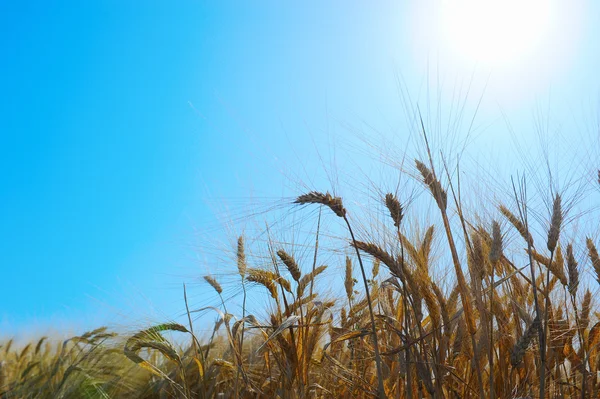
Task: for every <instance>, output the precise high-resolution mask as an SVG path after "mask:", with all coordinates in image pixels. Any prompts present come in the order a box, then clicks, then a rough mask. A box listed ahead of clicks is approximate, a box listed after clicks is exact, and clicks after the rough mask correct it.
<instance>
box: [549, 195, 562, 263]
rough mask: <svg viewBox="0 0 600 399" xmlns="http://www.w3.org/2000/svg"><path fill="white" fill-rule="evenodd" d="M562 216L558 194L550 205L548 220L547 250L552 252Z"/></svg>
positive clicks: (558, 233) (558, 234)
mask: <svg viewBox="0 0 600 399" xmlns="http://www.w3.org/2000/svg"><path fill="white" fill-rule="evenodd" d="M562 220H563V214H562V208H561V198H560V195H559V194H556V196H555V197H554V204H553V205H552V218H551V219H550V229H549V230H548V250H549V251H550V252H554V250H555V249H556V243H557V242H558V237H559V236H560V226H561V224H562Z"/></svg>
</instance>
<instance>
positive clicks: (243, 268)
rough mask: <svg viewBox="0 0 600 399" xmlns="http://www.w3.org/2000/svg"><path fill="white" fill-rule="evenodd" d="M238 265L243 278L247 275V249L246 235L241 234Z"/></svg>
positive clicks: (238, 244) (238, 246)
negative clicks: (245, 243) (245, 245)
mask: <svg viewBox="0 0 600 399" xmlns="http://www.w3.org/2000/svg"><path fill="white" fill-rule="evenodd" d="M237 266H238V271H239V273H240V276H241V277H242V279H243V278H244V277H245V276H246V268H247V266H248V265H247V264H246V251H245V249H244V237H243V236H240V237H239V238H238V242H237Z"/></svg>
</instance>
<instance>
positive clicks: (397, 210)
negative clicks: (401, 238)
mask: <svg viewBox="0 0 600 399" xmlns="http://www.w3.org/2000/svg"><path fill="white" fill-rule="evenodd" d="M385 206H386V207H387V208H388V210H389V211H390V216H391V217H392V220H393V221H394V226H396V227H400V222H401V221H402V218H403V217H404V215H403V214H402V205H400V201H398V198H396V196H395V195H394V194H392V193H388V194H386V195H385Z"/></svg>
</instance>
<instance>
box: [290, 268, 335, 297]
mask: <svg viewBox="0 0 600 399" xmlns="http://www.w3.org/2000/svg"><path fill="white" fill-rule="evenodd" d="M325 269H327V266H325V265H321V266H319V267H317V268H315V270H313V271H312V272H310V273H308V274H305V275H304V276H302V278H301V279H300V281H298V288H297V289H296V295H298V297H301V296H302V295H303V294H304V290H305V289H306V287H308V285H309V284H310V282H311V281H313V280H314V279H315V277H317V276H318V275H319V274H321V273H323V272H324V271H325Z"/></svg>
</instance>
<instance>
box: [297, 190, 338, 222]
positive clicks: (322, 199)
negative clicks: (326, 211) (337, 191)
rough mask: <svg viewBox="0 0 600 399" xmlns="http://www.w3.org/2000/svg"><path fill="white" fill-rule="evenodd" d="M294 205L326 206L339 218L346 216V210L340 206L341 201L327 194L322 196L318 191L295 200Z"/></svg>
mask: <svg viewBox="0 0 600 399" xmlns="http://www.w3.org/2000/svg"><path fill="white" fill-rule="evenodd" d="M294 203H295V204H299V205H305V204H322V205H325V206H328V207H329V208H330V209H331V210H332V211H333V213H335V214H336V215H337V216H339V217H341V218H343V217H344V216H346V208H344V205H343V204H342V199H341V198H340V197H333V196H332V195H331V194H329V192H327V193H325V194H323V193H320V192H318V191H311V192H310V193H308V194H303V195H301V196H299V197H298V198H296V200H295V201H294Z"/></svg>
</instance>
